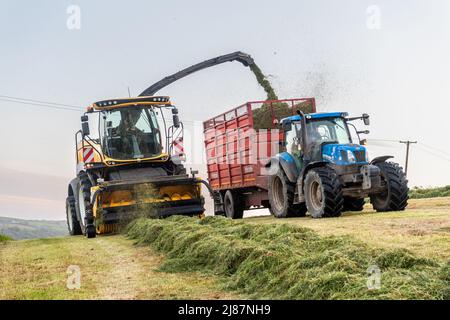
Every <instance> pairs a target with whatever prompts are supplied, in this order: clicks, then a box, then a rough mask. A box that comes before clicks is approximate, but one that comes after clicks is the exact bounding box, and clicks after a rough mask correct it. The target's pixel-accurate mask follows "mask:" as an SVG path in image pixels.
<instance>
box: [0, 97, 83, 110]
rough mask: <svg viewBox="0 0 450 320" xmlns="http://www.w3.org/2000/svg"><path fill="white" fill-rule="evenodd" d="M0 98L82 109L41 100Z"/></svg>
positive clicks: (76, 107)
mask: <svg viewBox="0 0 450 320" xmlns="http://www.w3.org/2000/svg"><path fill="white" fill-rule="evenodd" d="M0 98H2V99H13V100H19V101H26V102H32V103H39V104H46V105H54V106H61V107H68V108H75V109H80V108H81V109H82V108H83V107H81V106H75V105H70V104H65V103H57V102H50V101H42V100H35V99H27V98H20V97H12V96H4V95H0Z"/></svg>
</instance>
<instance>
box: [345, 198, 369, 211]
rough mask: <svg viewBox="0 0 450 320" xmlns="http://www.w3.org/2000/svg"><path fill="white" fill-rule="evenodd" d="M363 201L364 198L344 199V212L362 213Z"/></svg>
mask: <svg viewBox="0 0 450 320" xmlns="http://www.w3.org/2000/svg"><path fill="white" fill-rule="evenodd" d="M364 204H365V200H364V198H361V199H358V198H350V197H345V198H344V211H363V209H364Z"/></svg>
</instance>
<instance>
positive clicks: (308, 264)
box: [126, 217, 450, 299]
mask: <svg viewBox="0 0 450 320" xmlns="http://www.w3.org/2000/svg"><path fill="white" fill-rule="evenodd" d="M126 231H127V234H128V236H129V237H130V238H132V239H134V240H135V241H136V242H137V243H139V244H148V245H151V246H152V247H153V248H155V249H156V250H158V251H160V252H162V253H164V254H165V255H166V261H165V262H164V264H163V265H162V266H161V270H162V271H166V272H186V271H193V270H195V271H199V270H200V271H204V272H206V273H207V274H215V275H219V276H221V277H222V278H223V281H224V287H225V288H226V289H228V290H236V291H238V292H241V293H245V294H248V295H250V296H251V297H254V298H258V299H264V298H266V299H449V298H450V288H449V281H448V280H449V277H450V273H449V270H450V267H449V265H450V262H447V263H446V264H445V263H440V262H438V261H435V260H432V259H428V258H423V257H417V256H415V255H414V254H412V253H411V252H409V251H407V250H405V249H380V248H373V247H370V246H368V245H367V244H365V243H363V242H361V241H357V240H354V239H353V238H351V237H348V236H320V235H318V234H317V233H316V232H314V231H312V230H310V229H307V228H302V227H298V226H292V225H288V224H280V223H279V224H273V223H272V224H249V223H245V222H243V221H239V222H237V221H231V220H228V219H225V218H222V217H207V218H205V219H203V220H198V219H196V218H186V217H171V218H168V219H164V220H156V219H138V220H136V221H134V222H132V223H131V224H130V225H129V226H128V228H127V230H126ZM371 265H377V266H378V267H379V268H380V269H381V272H382V276H381V288H380V289H378V290H369V289H368V288H367V284H366V283H367V280H368V275H367V269H368V267H369V266H371Z"/></svg>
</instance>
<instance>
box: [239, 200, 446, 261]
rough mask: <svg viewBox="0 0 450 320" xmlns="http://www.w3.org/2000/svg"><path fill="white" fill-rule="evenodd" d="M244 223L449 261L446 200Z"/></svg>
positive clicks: (369, 207)
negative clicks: (306, 230) (287, 226)
mask: <svg viewBox="0 0 450 320" xmlns="http://www.w3.org/2000/svg"><path fill="white" fill-rule="evenodd" d="M244 221H245V222H248V223H256V224H260V223H286V222H288V223H289V224H293V225H297V226H301V227H305V228H311V229H312V230H315V231H316V232H318V234H320V235H350V236H352V237H354V238H355V239H358V240H361V241H363V242H365V243H367V244H369V245H370V246H373V247H380V248H404V249H408V250H410V251H412V252H413V253H415V254H417V255H419V256H423V257H427V258H436V259H440V260H441V261H446V260H448V259H450V197H445V198H432V199H410V200H409V205H408V208H407V210H406V211H401V212H385V213H377V212H375V211H374V210H372V207H371V205H370V204H366V206H365V209H364V211H363V212H346V213H343V214H342V216H341V217H339V218H330V219H311V217H309V216H306V217H303V218H289V219H275V218H273V217H272V216H263V217H254V218H248V219H244Z"/></svg>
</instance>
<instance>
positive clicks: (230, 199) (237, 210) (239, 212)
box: [223, 190, 244, 219]
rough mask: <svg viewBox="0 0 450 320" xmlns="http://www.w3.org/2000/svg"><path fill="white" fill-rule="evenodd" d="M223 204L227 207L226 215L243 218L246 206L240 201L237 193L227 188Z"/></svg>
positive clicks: (231, 217)
mask: <svg viewBox="0 0 450 320" xmlns="http://www.w3.org/2000/svg"><path fill="white" fill-rule="evenodd" d="M223 206H224V209H225V215H226V216H227V218H230V219H242V217H243V216H244V207H243V206H242V204H241V203H240V201H239V198H238V197H237V196H236V194H235V193H233V192H231V191H230V190H227V192H225V196H224V197H223Z"/></svg>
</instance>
